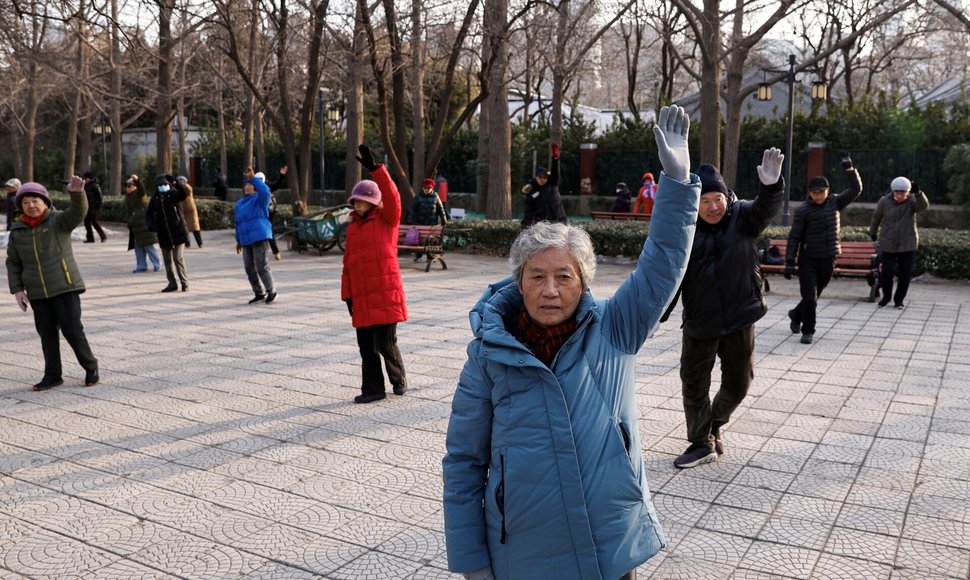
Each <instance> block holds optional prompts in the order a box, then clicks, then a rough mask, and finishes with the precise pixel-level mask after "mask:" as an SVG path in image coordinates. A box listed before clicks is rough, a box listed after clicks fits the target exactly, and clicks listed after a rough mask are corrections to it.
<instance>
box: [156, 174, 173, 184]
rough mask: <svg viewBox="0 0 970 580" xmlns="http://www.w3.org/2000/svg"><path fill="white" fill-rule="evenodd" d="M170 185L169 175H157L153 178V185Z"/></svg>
mask: <svg viewBox="0 0 970 580" xmlns="http://www.w3.org/2000/svg"><path fill="white" fill-rule="evenodd" d="M171 183H172V179H171V176H169V175H164V174H162V175H157V176H155V185H170V184H171Z"/></svg>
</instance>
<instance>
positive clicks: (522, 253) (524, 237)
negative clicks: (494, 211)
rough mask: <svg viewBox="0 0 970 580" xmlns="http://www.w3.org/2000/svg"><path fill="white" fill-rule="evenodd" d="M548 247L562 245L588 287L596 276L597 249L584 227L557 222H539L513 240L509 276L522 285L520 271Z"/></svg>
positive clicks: (584, 284) (517, 284)
mask: <svg viewBox="0 0 970 580" xmlns="http://www.w3.org/2000/svg"><path fill="white" fill-rule="evenodd" d="M549 248H561V249H563V250H566V252H567V253H568V254H569V255H570V256H571V257H572V258H573V259H574V260H576V265H577V266H578V267H579V277H580V279H581V280H582V281H583V286H584V287H585V288H589V286H590V284H592V282H593V278H594V277H595V276H596V252H595V251H594V250H593V240H592V239H590V237H589V234H588V233H586V231H585V230H582V229H580V228H577V227H575V226H571V225H568V224H562V223H559V222H555V223H553V222H538V223H536V224H534V225H532V226H530V227H528V228H526V229H524V230H522V232H521V233H519V235H518V236H517V237H516V238H515V241H514V242H512V249H511V251H510V252H509V264H510V265H511V266H512V279H513V280H515V285H516V286H518V287H520V288H521V287H522V271H523V270H524V269H525V264H526V262H528V261H529V260H530V259H532V258H534V257H536V256H538V255H539V254H541V253H542V252H544V251H545V250H548V249H549Z"/></svg>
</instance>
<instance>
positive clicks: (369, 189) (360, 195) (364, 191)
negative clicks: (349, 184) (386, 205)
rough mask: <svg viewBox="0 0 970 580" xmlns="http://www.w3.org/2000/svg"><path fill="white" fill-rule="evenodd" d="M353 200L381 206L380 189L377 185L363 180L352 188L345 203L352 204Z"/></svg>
mask: <svg viewBox="0 0 970 580" xmlns="http://www.w3.org/2000/svg"><path fill="white" fill-rule="evenodd" d="M355 199H359V200H361V201H366V202H367V203H370V204H373V205H381V188H380V187H378V186H377V183H375V182H373V181H371V180H369V179H365V180H363V181H361V182H360V183H358V184H357V185H355V186H354V189H353V190H352V191H351V192H350V197H348V198H347V203H350V204H353V203H354V200H355Z"/></svg>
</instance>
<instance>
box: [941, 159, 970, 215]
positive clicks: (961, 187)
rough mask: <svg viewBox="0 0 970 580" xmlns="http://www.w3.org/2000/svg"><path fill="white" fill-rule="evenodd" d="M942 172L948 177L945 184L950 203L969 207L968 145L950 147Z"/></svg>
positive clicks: (969, 167) (969, 165) (969, 170)
mask: <svg viewBox="0 0 970 580" xmlns="http://www.w3.org/2000/svg"><path fill="white" fill-rule="evenodd" d="M943 170H944V171H945V172H946V173H947V175H949V176H950V178H949V179H948V180H947V182H946V186H947V193H948V195H949V197H950V201H952V202H953V203H959V204H961V205H965V206H967V207H970V143H961V144H960V145H954V146H953V147H950V151H949V152H947V154H946V159H945V160H944V161H943Z"/></svg>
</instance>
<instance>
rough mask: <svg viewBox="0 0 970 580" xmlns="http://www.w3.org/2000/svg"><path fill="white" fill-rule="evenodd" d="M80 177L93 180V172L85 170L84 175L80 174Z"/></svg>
mask: <svg viewBox="0 0 970 580" xmlns="http://www.w3.org/2000/svg"><path fill="white" fill-rule="evenodd" d="M81 178H82V179H90V180H92V181H94V174H93V173H91V172H90V171H85V172H84V175H82V176H81Z"/></svg>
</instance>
